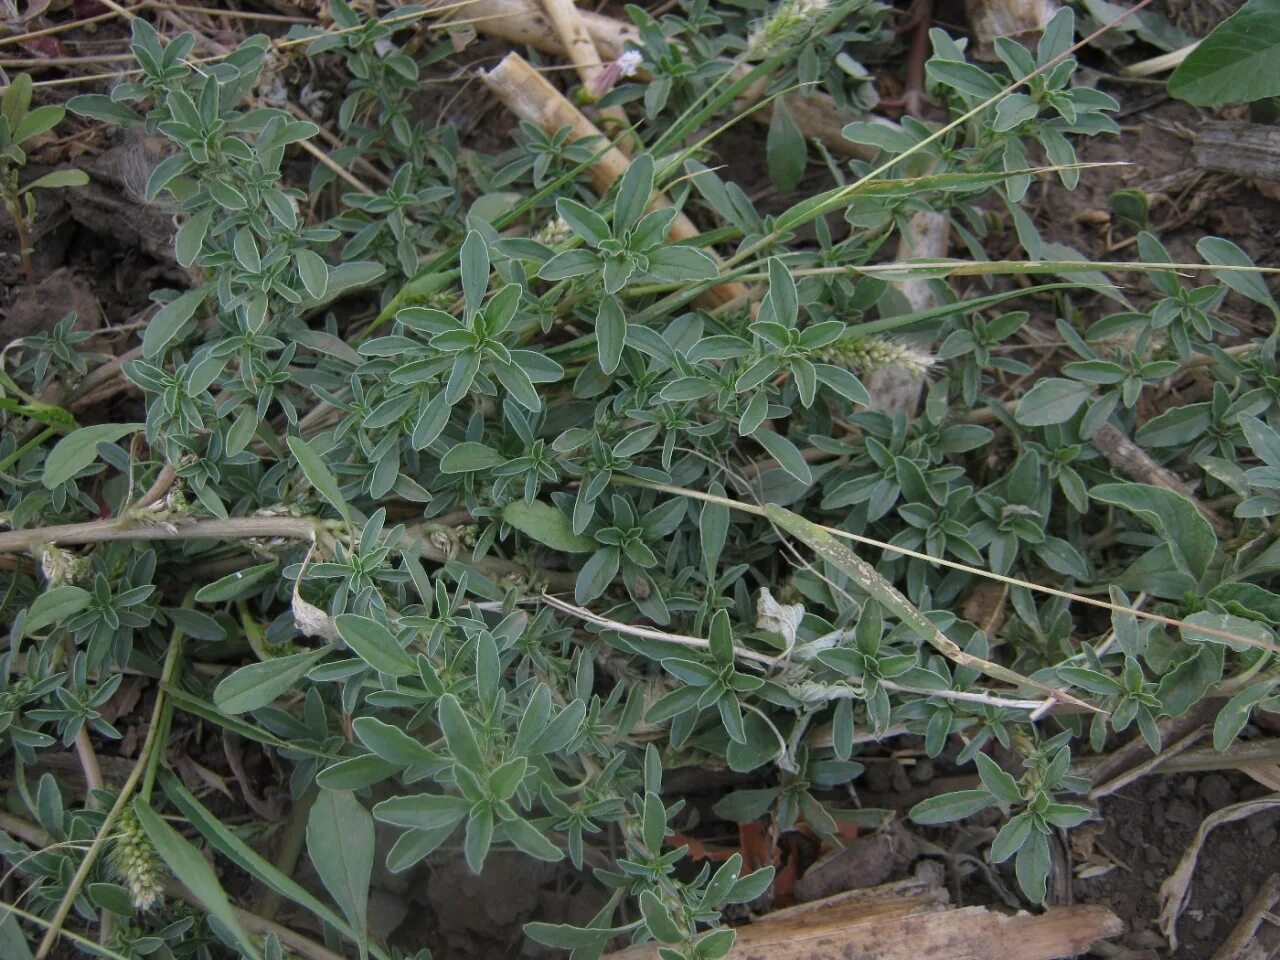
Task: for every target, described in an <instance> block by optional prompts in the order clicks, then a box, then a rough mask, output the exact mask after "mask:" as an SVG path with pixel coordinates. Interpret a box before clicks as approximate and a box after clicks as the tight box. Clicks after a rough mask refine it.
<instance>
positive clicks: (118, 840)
mask: <svg viewBox="0 0 1280 960" xmlns="http://www.w3.org/2000/svg"><path fill="white" fill-rule="evenodd" d="M111 866H112V868H113V869H114V870H115V873H116V876H118V877H119V878H120V880H121V881H122V882H123V883H124V885H125V887H126V888H127V889H128V890H129V895H130V896H131V897H132V898H133V906H134V909H135V910H138V911H141V912H144V913H145V912H146V911H148V910H150V909H152V908H153V907H155V906H157V905H158V904H159V903H160V900H161V896H162V891H161V888H160V857H159V856H158V855H157V854H156V848H155V847H154V846H152V845H151V840H150V839H148V837H147V834H146V832H145V831H144V830H143V829H142V824H141V823H140V822H139V821H138V815H137V813H136V812H134V809H133V804H129V806H127V807H125V809H124V812H123V813H122V814H121V815H120V820H119V822H118V823H117V825H116V837H115V843H114V844H113V845H112V848H111Z"/></svg>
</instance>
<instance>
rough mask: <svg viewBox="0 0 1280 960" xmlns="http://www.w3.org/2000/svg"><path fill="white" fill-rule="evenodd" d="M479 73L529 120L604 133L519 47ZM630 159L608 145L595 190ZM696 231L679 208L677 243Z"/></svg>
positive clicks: (576, 133)
mask: <svg viewBox="0 0 1280 960" xmlns="http://www.w3.org/2000/svg"><path fill="white" fill-rule="evenodd" d="M482 2H487V0H482ZM480 78H481V80H483V81H484V84H485V86H487V87H488V88H489V89H490V90H491V91H493V94H494V95H495V96H496V97H497V98H498V99H499V100H501V101H502V103H503V104H504V105H505V106H506V108H507V109H508V110H510V111H511V112H512V113H513V114H515V115H516V116H517V117H519V118H520V119H521V120H524V121H525V122H526V123H532V124H534V125H535V126H537V127H540V128H541V129H543V130H545V131H546V132H547V133H554V132H556V131H557V130H560V129H563V128H564V127H568V128H570V129H571V130H572V131H573V139H575V140H582V139H585V138H587V137H601V138H602V139H603V134H601V132H600V131H599V130H598V129H597V128H596V126H595V125H594V124H593V123H592V122H591V121H590V120H588V119H587V118H586V117H585V116H583V114H582V111H581V110H579V109H578V108H577V107H575V106H574V105H573V104H571V103H570V102H569V101H568V100H566V99H565V98H564V96H563V95H562V94H561V93H560V91H559V90H557V89H556V88H555V87H553V86H552V85H551V84H550V83H549V82H548V81H547V79H546V78H545V77H544V76H543V75H542V74H541V73H539V72H538V71H537V70H535V69H534V68H533V67H532V66H530V65H529V62H528V61H527V60H525V59H524V57H522V56H520V54H518V53H509V54H507V56H506V57H505V58H503V60H502V62H501V63H499V64H498V65H497V66H496V67H494V68H493V69H492V70H490V71H488V72H487V73H484V72H481V74H480ZM630 165H631V161H630V160H628V159H627V157H626V155H625V154H624V153H623V152H622V151H621V150H619V149H618V148H617V147H610V148H609V149H608V150H607V151H605V153H604V154H603V155H602V156H601V157H600V158H599V159H598V160H597V161H596V162H595V164H594V165H593V166H592V167H591V170H590V177H591V184H592V186H593V187H594V188H595V190H596V192H597V193H599V194H601V195H603V194H604V193H606V192H607V191H608V190H609V188H610V187H611V186H612V185H613V184H614V182H615V181H616V180H617V179H618V178H619V177H621V176H622V175H623V174H624V173H626V171H627V167H629V166H630ZM653 203H654V206H668V205H669V201H667V200H666V198H664V197H660V196H659V197H656V198H655V199H654V202H653ZM698 235H699V231H698V228H697V227H696V226H694V224H693V221H692V220H690V219H689V218H688V217H687V216H685V215H684V214H683V213H680V214H678V215H677V216H676V219H675V220H674V221H673V222H672V224H671V232H670V233H669V234H668V237H669V238H670V240H671V241H672V242H673V243H675V242H679V241H683V240H692V239H693V238H694V237H697V236H698ZM746 295H747V288H746V287H745V286H743V285H742V284H740V283H722V284H720V285H719V286H715V287H712V288H711V289H710V290H708V291H707V292H706V293H704V294H703V295H702V296H701V297H700V298H699V301H698V302H699V303H700V304H701V305H702V306H705V307H708V308H714V307H718V306H721V305H723V304H726V303H729V302H730V301H733V300H738V299H739V298H745V297H746Z"/></svg>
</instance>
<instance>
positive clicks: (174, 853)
mask: <svg viewBox="0 0 1280 960" xmlns="http://www.w3.org/2000/svg"><path fill="white" fill-rule="evenodd" d="M134 811H135V812H136V813H137V815H138V822H139V823H140V824H141V825H142V829H143V830H145V831H146V833H147V839H148V840H150V841H151V844H152V846H154V847H155V848H156V853H158V854H159V855H160V859H161V860H163V861H164V862H165V865H166V866H167V867H168V868H169V869H170V870H171V871H173V875H174V876H175V877H177V878H178V880H179V882H181V883H182V884H184V885H185V886H186V887H187V889H189V890H190V891H191V892H192V893H194V894H195V895H196V898H197V899H199V901H200V903H201V905H202V906H203V907H204V908H205V910H207V911H208V912H209V913H210V914H211V915H212V916H214V917H216V918H217V919H218V920H219V921H220V922H221V923H222V925H223V926H224V927H226V928H227V929H228V930H229V931H231V934H232V936H234V937H235V939H236V943H237V944H238V945H239V947H240V950H241V955H242V956H245V957H251V958H252V960H262V955H261V954H260V953H259V952H258V948H257V947H256V946H255V945H254V942H253V940H251V939H250V937H249V935H248V934H247V933H245V932H244V928H243V927H241V926H240V921H239V920H238V919H237V918H236V914H235V911H234V910H233V909H232V907H231V901H229V900H228V899H227V893H226V891H225V890H223V889H222V884H220V883H218V875H217V874H216V873H214V872H213V867H211V866H210V865H209V862H208V861H207V860H205V858H204V857H203V856H201V854H200V851H199V850H197V849H196V848H195V846H194V845H192V844H191V843H190V842H189V841H188V840H186V839H184V838H183V836H182V835H181V834H180V833H178V831H177V830H174V829H173V827H171V826H169V825H168V824H167V823H165V822H164V819H163V818H162V817H160V816H159V814H157V813H156V812H155V811H154V810H152V809H151V808H150V807H149V806H147V805H146V804H145V803H141V802H138V803H135V805H134Z"/></svg>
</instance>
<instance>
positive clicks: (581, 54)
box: [542, 0, 630, 152]
mask: <svg viewBox="0 0 1280 960" xmlns="http://www.w3.org/2000/svg"><path fill="white" fill-rule="evenodd" d="M542 9H543V11H544V12H545V13H546V15H547V17H548V19H550V21H551V24H552V26H554V27H555V30H556V34H557V35H558V36H559V37H560V42H561V43H562V44H564V48H565V53H566V55H567V56H568V58H569V62H570V63H572V64H573V66H574V68H575V69H576V70H577V72H578V79H579V80H581V81H582V85H583V87H585V88H586V90H587V91H588V93H589V92H590V91H591V90H592V89H593V86H594V82H595V80H596V77H598V76H599V75H600V73H601V70H602V69H603V68H602V66H601V61H600V54H599V53H598V52H597V51H596V45H595V41H594V40H592V39H591V34H590V33H588V32H587V28H586V26H585V25H584V24H583V22H582V17H581V16H580V15H579V13H578V8H577V7H575V6H574V5H573V0H542ZM600 116H601V117H602V118H603V119H604V120H605V121H606V125H607V126H613V125H616V126H618V127H620V128H621V129H622V130H625V129H626V128H627V127H628V126H630V121H629V120H628V119H627V114H626V111H625V110H623V109H622V107H617V106H615V107H604V108H603V109H601V110H600ZM615 146H617V147H618V148H619V149H623V147H622V145H621V144H615ZM624 152H629V151H625V150H624Z"/></svg>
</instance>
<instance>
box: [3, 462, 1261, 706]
mask: <svg viewBox="0 0 1280 960" xmlns="http://www.w3.org/2000/svg"><path fill="white" fill-rule="evenodd" d="M614 482H615V483H620V484H623V485H629V486H637V487H648V488H649V489H650V490H662V491H664V492H666V493H670V494H674V495H676V496H680V497H691V498H693V499H695V500H705V501H708V502H711V503H722V504H724V505H725V506H727V507H730V508H731V509H734V510H741V511H743V512H744V513H750V514H754V515H755V516H757V517H764V516H766V515H767V514H766V510H768V509H769V508H770V507H773V505H772V504H770V505H768V506H766V507H764V508H761V507H757V506H754V505H752V504H749V503H742V502H741V501H738V500H730V499H729V498H728V497H718V496H715V495H714V494H710V493H702V492H701V491H698V490H690V489H688V488H686V487H675V486H671V485H670V484H666V483H650V482H649V481H647V480H637V479H635V478H633V477H626V476H618V477H615V478H614ZM773 509H774V510H779V509H781V508H780V507H773ZM787 512H790V511H787ZM793 516H794V514H793ZM800 519H802V520H803V519H804V518H803V517H801V518H800ZM805 522H806V523H808V522H809V521H807V520H806V521H805ZM811 525H812V527H813V528H814V529H816V530H818V531H821V532H822V533H824V534H826V535H828V536H831V537H839V538H840V539H842V540H850V541H852V542H853V543H861V544H863V545H865V546H868V547H876V548H878V549H880V550H888V551H890V552H892V553H897V554H901V555H902V556H904V557H912V558H914V559H916V560H923V561H925V562H926V563H932V564H936V565H938V566H940V567H946V568H948V569H949V570H960V571H963V572H964V573H970V574H973V575H974V576H975V577H985V578H986V579H988V580H996V581H998V582H1000V583H1007V584H1009V585H1010V586H1012V587H1023V588H1025V589H1027V590H1031V591H1034V592H1036V593H1043V594H1047V595H1048V596H1051V597H1061V598H1062V599H1063V600H1071V601H1074V602H1076V603H1082V604H1085V605H1087V606H1090V607H1098V608H1099V609H1102V610H1109V611H1111V612H1112V613H1128V614H1132V615H1133V616H1135V617H1138V618H1140V619H1142V620H1150V621H1151V622H1153V623H1162V624H1164V625H1165V626H1167V627H1179V628H1189V629H1191V630H1194V631H1195V632H1196V633H1197V634H1200V635H1202V636H1206V637H1213V638H1214V639H1215V640H1222V641H1225V642H1228V643H1241V644H1244V645H1245V646H1248V647H1256V648H1257V649H1259V650H1267V651H1269V652H1271V653H1280V646H1278V645H1276V644H1274V643H1270V642H1267V641H1264V640H1259V639H1257V638H1255V637H1245V636H1242V635H1240V634H1238V633H1232V632H1231V631H1229V630H1219V629H1218V628H1216V627H1210V626H1206V625H1202V624H1198V623H1188V622H1187V621H1186V620H1180V619H1178V618H1177V617H1165V616H1161V615H1160V614H1158V613H1150V612H1148V611H1146V610H1140V609H1138V608H1137V607H1126V606H1124V605H1123V604H1119V603H1112V602H1110V601H1109V600H1099V599H1098V598H1097V597H1089V596H1085V595H1084V594H1080V593H1072V592H1071V591H1069V590H1058V589H1056V588H1054V587H1046V586H1045V585H1044V584H1041V583H1034V582H1032V581H1030V580H1021V579H1019V578H1018V577H1006V576H1005V575H1004V574H1001V573H994V572H992V571H991V570H983V569H982V568H981V567H973V566H970V565H969V564H967V563H957V562H956V561H954V560H947V559H945V558H943V557H933V556H930V555H929V554H927V553H921V552H920V551H918V550H909V549H907V548H906V547H900V546H898V545H897V544H893V543H886V542H885V541H883V540H876V539H874V538H872V537H864V536H861V535H859V534H856V533H850V532H849V531H847V530H838V529H836V528H835V527H826V526H823V525H821V524H817V523H815V524H811ZM0 536H2V535H0ZM1045 689H1046V690H1047V691H1048V692H1049V693H1050V694H1051V695H1052V696H1054V697H1056V696H1057V695H1058V691H1055V690H1051V689H1049V688H1047V687H1046V688H1045ZM1090 709H1093V708H1090Z"/></svg>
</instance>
